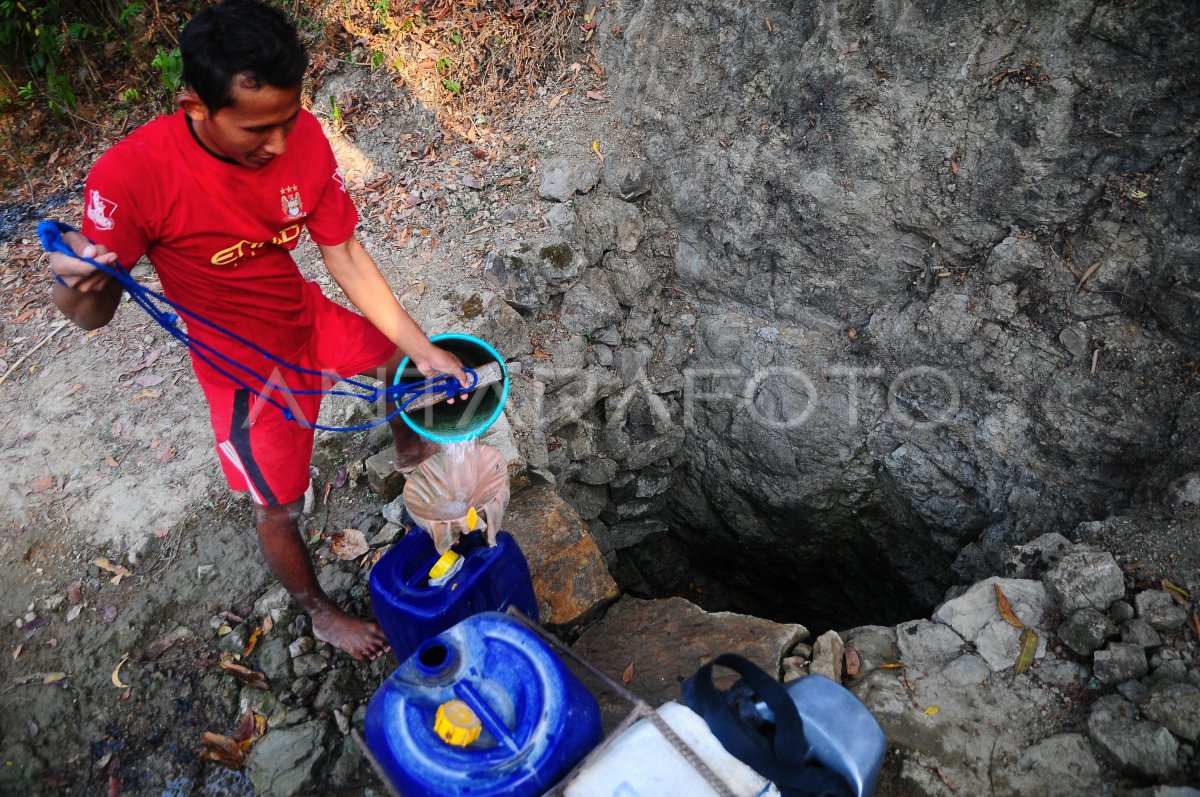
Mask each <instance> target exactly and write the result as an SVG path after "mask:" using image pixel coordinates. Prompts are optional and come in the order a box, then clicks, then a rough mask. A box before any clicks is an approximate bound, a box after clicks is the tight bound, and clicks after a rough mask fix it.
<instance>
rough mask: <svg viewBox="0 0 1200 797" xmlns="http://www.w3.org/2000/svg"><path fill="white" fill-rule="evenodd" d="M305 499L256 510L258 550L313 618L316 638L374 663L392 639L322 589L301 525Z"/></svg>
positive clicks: (257, 506) (260, 507) (277, 576)
mask: <svg viewBox="0 0 1200 797" xmlns="http://www.w3.org/2000/svg"><path fill="white" fill-rule="evenodd" d="M303 505H304V499H302V498H301V499H299V500H297V501H292V502H291V503H290V504H283V505H281V506H262V505H255V507H254V515H255V521H256V523H257V526H258V546H259V548H260V549H261V550H262V552H263V556H264V557H265V558H266V560H267V565H268V566H270V568H271V572H272V573H273V574H274V575H275V578H277V579H278V580H279V583H281V584H283V586H284V588H285V589H286V590H287V591H288V592H289V593H291V595H292V597H293V598H294V599H295V600H296V602H297V603H299V604H300V605H301V606H302V607H304V610H305V611H306V612H308V613H309V615H310V616H311V617H312V623H313V635H314V636H315V637H316V638H317V639H319V640H321V641H322V642H328V643H329V644H331V645H333V646H335V647H338V648H341V649H342V650H344V651H346V652H347V653H349V654H350V655H351V656H353V657H354V658H356V659H374V658H378V657H379V656H380V655H382V654H384V653H386V652H387V650H388V643H387V638H386V637H384V635H383V631H381V630H380V628H379V626H377V625H375V624H374V623H370V622H366V621H365V620H360V619H358V618H357V617H352V616H351V615H349V614H346V612H344V611H342V610H341V609H339V608H338V607H337V604H335V603H334V602H333V601H332V600H330V599H329V596H328V595H326V594H325V592H324V590H322V589H321V586H320V584H318V583H317V576H316V574H315V573H314V572H313V566H312V560H311V559H309V555H308V548H307V547H306V546H305V544H304V541H303V539H302V538H301V536H300V529H299V526H298V525H297V522H296V519H297V518H298V517H299V516H300V511H301V508H302V507H303Z"/></svg>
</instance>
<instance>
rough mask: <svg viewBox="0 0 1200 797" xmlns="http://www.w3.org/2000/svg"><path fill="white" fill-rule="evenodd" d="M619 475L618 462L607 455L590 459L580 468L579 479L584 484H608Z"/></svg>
mask: <svg viewBox="0 0 1200 797" xmlns="http://www.w3.org/2000/svg"><path fill="white" fill-rule="evenodd" d="M616 475H617V463H616V462H614V461H612V460H611V459H608V458H606V457H598V458H596V459H589V460H587V461H586V462H584V463H583V465H582V466H581V467H580V468H579V477H578V478H579V481H581V482H583V483H584V484H608V483H609V482H611V481H612V480H613V477H614V476H616Z"/></svg>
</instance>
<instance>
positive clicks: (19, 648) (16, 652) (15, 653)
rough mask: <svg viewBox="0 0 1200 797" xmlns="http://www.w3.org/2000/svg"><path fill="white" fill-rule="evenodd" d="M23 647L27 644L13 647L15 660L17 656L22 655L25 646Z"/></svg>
mask: <svg viewBox="0 0 1200 797" xmlns="http://www.w3.org/2000/svg"><path fill="white" fill-rule="evenodd" d="M23 647H25V646H24V645H17V646H16V647H15V648H13V652H12V657H13V661H16V660H17V656H20V655H21V648H23Z"/></svg>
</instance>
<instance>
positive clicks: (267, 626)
mask: <svg viewBox="0 0 1200 797" xmlns="http://www.w3.org/2000/svg"><path fill="white" fill-rule="evenodd" d="M274 627H275V621H274V620H272V619H271V615H267V616H266V617H264V618H263V621H262V632H263V633H264V634H265V633H267V632H268V631H270V630H271V629H272V628H274Z"/></svg>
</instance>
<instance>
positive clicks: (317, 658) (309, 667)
mask: <svg viewBox="0 0 1200 797" xmlns="http://www.w3.org/2000/svg"><path fill="white" fill-rule="evenodd" d="M328 667H329V662H328V661H326V660H325V657H324V656H322V655H321V654H320V653H304V654H302V655H299V656H296V657H295V658H293V659H292V672H294V673H296V677H297V678H307V677H308V676H310V675H316V674H317V673H321V672H324V671H325V670H326V669H327V668H328Z"/></svg>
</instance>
